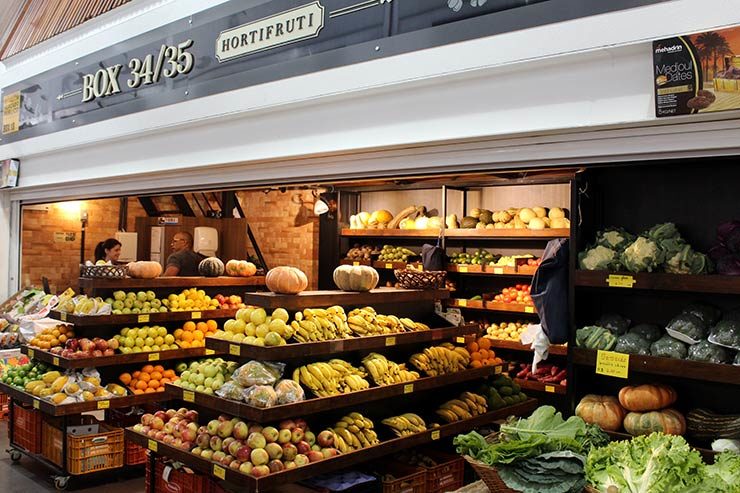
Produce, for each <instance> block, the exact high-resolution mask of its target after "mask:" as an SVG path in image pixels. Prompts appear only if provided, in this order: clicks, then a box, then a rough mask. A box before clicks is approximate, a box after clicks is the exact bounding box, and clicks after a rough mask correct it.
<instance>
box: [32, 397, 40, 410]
mask: <svg viewBox="0 0 740 493" xmlns="http://www.w3.org/2000/svg"><path fill="white" fill-rule="evenodd" d="M40 406H41V402H40V401H39V400H38V399H34V400H33V408H34V409H38V408H39V407H40Z"/></svg>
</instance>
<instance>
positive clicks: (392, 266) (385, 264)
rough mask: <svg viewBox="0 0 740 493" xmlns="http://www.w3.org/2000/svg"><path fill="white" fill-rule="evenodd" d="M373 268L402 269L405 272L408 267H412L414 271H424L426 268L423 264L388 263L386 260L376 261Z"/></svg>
mask: <svg viewBox="0 0 740 493" xmlns="http://www.w3.org/2000/svg"><path fill="white" fill-rule="evenodd" d="M373 267H375V268H376V269H391V270H395V269H401V270H404V269H406V268H407V267H410V268H412V269H416V270H424V267H423V266H422V263H421V262H418V261H416V262H386V261H385V260H376V261H375V262H373Z"/></svg>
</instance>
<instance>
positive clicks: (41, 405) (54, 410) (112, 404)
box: [0, 382, 163, 416]
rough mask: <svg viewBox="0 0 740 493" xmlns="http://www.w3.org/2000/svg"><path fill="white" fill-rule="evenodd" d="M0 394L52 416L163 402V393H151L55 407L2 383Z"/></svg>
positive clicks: (0, 383)
mask: <svg viewBox="0 0 740 493" xmlns="http://www.w3.org/2000/svg"><path fill="white" fill-rule="evenodd" d="M0 392H2V393H4V394H7V395H8V396H9V397H10V398H11V399H13V400H15V401H17V402H22V403H23V404H28V405H30V406H33V408H34V409H38V410H39V411H41V412H42V413H44V414H48V415H50V416H71V415H75V414H80V413H86V412H89V411H98V410H101V409H114V408H122V407H131V406H139V405H141V404H147V403H150V402H157V401H161V400H162V394H163V392H151V393H148V394H138V395H126V396H123V397H113V398H110V399H101V400H95V401H86V402H75V403H73V404H63V405H59V406H57V405H54V404H52V403H51V402H49V401H47V400H44V399H41V398H39V397H35V396H33V395H31V394H29V393H27V392H24V391H23V390H20V389H17V388H15V387H12V386H10V385H7V384H4V383H2V382H0Z"/></svg>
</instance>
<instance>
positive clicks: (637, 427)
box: [624, 408, 686, 435]
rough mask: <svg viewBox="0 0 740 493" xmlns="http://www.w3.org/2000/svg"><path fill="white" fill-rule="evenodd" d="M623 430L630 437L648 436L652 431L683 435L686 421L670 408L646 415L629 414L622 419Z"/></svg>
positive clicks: (681, 415)
mask: <svg viewBox="0 0 740 493" xmlns="http://www.w3.org/2000/svg"><path fill="white" fill-rule="evenodd" d="M624 429H625V430H627V432H628V433H629V434H630V435H649V434H650V433H653V432H654V431H660V432H663V433H666V434H668V435H683V434H684V433H685V432H686V419H684V417H683V414H681V413H679V412H678V411H676V410H675V409H670V408H669V409H663V410H662V411H650V412H648V413H629V414H627V416H626V417H625V418H624Z"/></svg>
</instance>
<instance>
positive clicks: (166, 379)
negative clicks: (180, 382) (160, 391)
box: [159, 377, 172, 387]
mask: <svg viewBox="0 0 740 493" xmlns="http://www.w3.org/2000/svg"><path fill="white" fill-rule="evenodd" d="M159 383H161V384H162V387H164V384H166V383H172V381H171V380H170V379H169V378H167V377H163V378H162V380H160V381H159Z"/></svg>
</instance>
